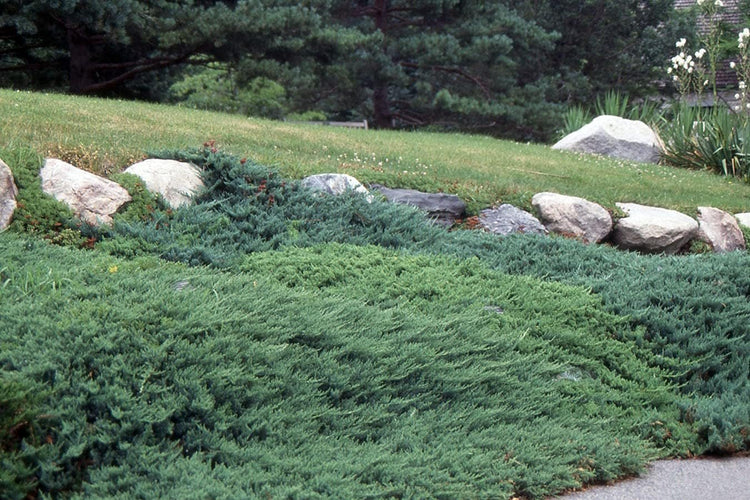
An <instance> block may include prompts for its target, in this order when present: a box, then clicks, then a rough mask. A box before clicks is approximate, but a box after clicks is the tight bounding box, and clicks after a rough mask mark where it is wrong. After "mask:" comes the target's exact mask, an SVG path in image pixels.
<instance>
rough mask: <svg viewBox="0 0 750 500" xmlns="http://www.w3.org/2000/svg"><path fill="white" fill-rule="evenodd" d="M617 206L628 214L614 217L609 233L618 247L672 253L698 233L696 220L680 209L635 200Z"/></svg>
mask: <svg viewBox="0 0 750 500" xmlns="http://www.w3.org/2000/svg"><path fill="white" fill-rule="evenodd" d="M617 206H618V207H619V208H620V209H621V210H623V211H624V212H625V213H626V214H627V215H628V216H627V217H625V218H622V219H620V220H619V221H617V224H615V229H614V232H613V234H612V237H613V240H614V242H615V244H617V246H619V247H621V248H625V249H628V250H638V251H641V252H645V253H666V254H673V253H676V252H678V251H679V250H681V249H682V248H683V247H684V246H685V245H686V244H687V243H688V242H690V240H692V239H693V238H694V237H695V236H696V235H697V234H698V222H696V221H695V220H694V219H693V218H692V217H688V216H687V215H685V214H682V213H680V212H676V211H674V210H667V209H664V208H656V207H647V206H643V205H638V204H636V203H617Z"/></svg>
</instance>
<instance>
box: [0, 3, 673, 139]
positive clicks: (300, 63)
mask: <svg viewBox="0 0 750 500" xmlns="http://www.w3.org/2000/svg"><path fill="white" fill-rule="evenodd" d="M671 4H672V2H670V1H669V0H658V1H653V2H636V1H628V2H616V1H612V0H587V1H585V2H573V1H571V2H552V1H543V0H529V1H523V2H507V1H503V2H479V1H456V0H453V1H447V2H446V1H443V0H440V1H437V0H421V1H419V2H406V1H401V0H371V1H364V0H362V1H342V0H337V1H334V0H311V1H308V2H304V3H299V2H291V1H289V0H241V1H228V0H226V1H215V0H202V1H190V2H184V1H175V0H159V1H156V2H154V1H148V2H146V1H142V0H117V1H109V0H107V1H104V0H67V1H63V2H59V1H52V0H32V1H20V0H0V12H2V13H3V14H2V15H1V16H0V84H2V85H4V86H14V87H21V88H36V89H60V90H68V91H70V92H75V93H88V94H92V93H94V94H98V95H106V96H121V97H134V98H139V99H148V100H157V101H166V100H170V99H171V100H177V101H180V100H183V101H186V102H187V103H189V104H191V105H199V106H203V105H205V106H211V107H214V108H215V107H219V108H220V109H224V110H226V111H231V112H238V111H239V112H245V113H254V114H261V115H267V116H270V117H274V118H278V117H280V116H285V115H290V116H291V115H295V114H299V113H304V112H309V111H316V112H318V113H322V114H323V116H327V117H328V118H329V119H360V120H361V119H367V120H369V121H370V122H371V123H373V124H374V125H376V126H379V127H432V128H436V129H440V130H462V131H472V132H480V133H486V134H493V135H497V136H503V137H510V138H517V139H524V140H528V139H535V140H547V139H549V138H550V137H551V136H552V134H553V132H554V130H555V127H557V126H558V124H559V115H560V113H561V112H562V109H563V106H564V105H566V104H571V103H581V102H592V99H593V97H594V96H595V95H596V94H597V93H600V92H602V91H603V90H605V89H613V88H615V89H619V90H622V91H625V92H628V93H633V94H636V95H642V94H645V93H649V92H652V91H653V89H654V82H655V79H656V77H657V76H658V75H659V74H660V72H661V71H662V68H663V66H664V64H665V61H667V59H668V56H669V51H670V50H671V49H670V47H672V45H673V42H672V39H673V37H674V29H673V28H674V26H675V23H677V17H676V14H675V11H674V9H673V8H672V5H671ZM206 71H209V72H208V73H204V72H206ZM217 71H218V73H217ZM201 74H204V76H205V77H206V78H203V80H201V79H200V78H198V79H197V80H196V75H201ZM186 78H188V79H189V80H188V83H187V84H186V83H185V79H186ZM190 78H192V79H190ZM206 79H208V80H209V83H208V84H207V83H206ZM259 79H261V80H259ZM217 80H221V81H222V82H223V83H222V84H221V85H218V86H217V85H216V84H215V82H216V81H217ZM269 80H270V82H273V84H275V85H278V86H279V89H280V91H277V92H274V93H272V99H273V101H274V103H275V104H273V105H271V106H268V105H263V106H261V105H258V103H257V101H258V100H261V101H262V100H263V99H266V100H267V99H268V92H267V90H266V91H265V94H264V90H263V88H264V87H263V85H261V88H260V89H259V88H258V85H259V84H260V83H263V84H264V85H266V86H267V85H268V81H269ZM180 82H182V84H181V85H182V86H181V87H180V88H181V89H182V90H180V91H179V92H177V93H175V92H174V91H173V90H171V89H172V87H173V85H175V84H180ZM201 82H202V83H201ZM211 82H213V83H211ZM191 95H193V98H192V99H191V97H190V96H191ZM196 103H198V104H196ZM200 103H208V104H200Z"/></svg>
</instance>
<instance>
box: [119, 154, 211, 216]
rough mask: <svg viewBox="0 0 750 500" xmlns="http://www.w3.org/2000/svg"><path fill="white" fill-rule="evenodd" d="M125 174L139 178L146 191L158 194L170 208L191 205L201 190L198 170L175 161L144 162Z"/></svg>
mask: <svg viewBox="0 0 750 500" xmlns="http://www.w3.org/2000/svg"><path fill="white" fill-rule="evenodd" d="M125 173H126V174H133V175H137V176H138V177H140V178H141V179H142V180H143V183H144V184H145V185H146V189H148V190H149V191H151V192H152V193H158V194H160V195H161V196H162V197H163V198H164V200H165V201H166V202H167V203H168V204H169V206H170V207H172V208H178V207H181V206H183V205H187V204H188V203H191V202H192V197H193V195H194V194H195V193H196V192H198V191H199V190H200V189H201V188H203V180H202V179H201V173H200V169H198V167H196V166H195V165H193V164H191V163H186V162H182V161H177V160H158V159H149V160H144V161H141V162H138V163H135V164H133V165H131V166H129V167H128V168H126V169H125Z"/></svg>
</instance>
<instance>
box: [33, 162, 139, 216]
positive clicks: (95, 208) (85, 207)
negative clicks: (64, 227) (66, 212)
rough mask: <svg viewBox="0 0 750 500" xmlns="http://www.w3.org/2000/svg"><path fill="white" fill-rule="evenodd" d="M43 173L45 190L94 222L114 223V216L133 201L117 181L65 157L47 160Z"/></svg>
mask: <svg viewBox="0 0 750 500" xmlns="http://www.w3.org/2000/svg"><path fill="white" fill-rule="evenodd" d="M40 175H41V177H42V190H43V191H44V192H45V193H47V194H49V195H51V196H53V197H54V198H55V199H57V200H59V201H62V202H64V203H66V204H67V205H68V206H69V207H70V208H71V210H73V213H74V214H75V215H76V216H77V217H79V218H80V219H81V220H83V221H84V222H87V223H89V224H91V225H100V224H112V215H113V214H114V213H115V212H117V210H118V209H119V208H120V207H121V206H122V205H124V204H125V203H127V202H129V201H130V200H131V198H130V195H129V194H128V192H127V191H126V190H125V189H124V188H123V187H122V186H120V185H119V184H117V183H116V182H112V181H110V180H108V179H104V178H103V177H99V176H98V175H94V174H92V173H91V172H86V171H85V170H81V169H80V168H76V167H74V166H73V165H71V164H69V163H65V162H64V161H62V160H57V159H54V158H48V159H47V160H45V161H44V166H43V167H42V171H41V172H40Z"/></svg>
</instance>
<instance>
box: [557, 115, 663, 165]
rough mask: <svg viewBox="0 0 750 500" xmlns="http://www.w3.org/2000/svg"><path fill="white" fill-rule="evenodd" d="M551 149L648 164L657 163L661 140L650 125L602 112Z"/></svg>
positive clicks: (659, 155)
mask: <svg viewBox="0 0 750 500" xmlns="http://www.w3.org/2000/svg"><path fill="white" fill-rule="evenodd" d="M552 149H562V150H566V151H578V152H581V153H592V154H600V155H604V156H609V157H612V158H619V159H622V160H631V161H637V162H645V163H657V162H658V161H659V158H660V157H661V151H662V148H661V141H660V140H659V136H658V135H657V134H656V132H654V131H653V129H652V128H651V127H649V126H648V125H646V124H645V123H643V122H642V121H638V120H627V119H625V118H620V117H619V116H610V115H602V116H598V117H596V118H594V120H593V121H592V122H591V123H589V124H588V125H585V126H584V127H582V128H580V129H578V130H576V131H575V132H573V133H571V134H568V135H566V136H565V137H563V138H562V139H561V140H560V141H558V142H557V143H556V144H555V145H554V146H552Z"/></svg>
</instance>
